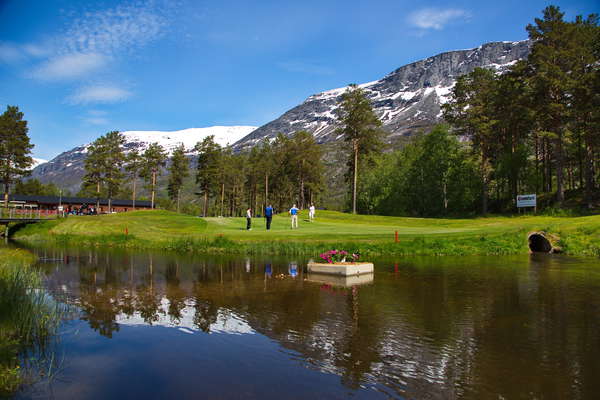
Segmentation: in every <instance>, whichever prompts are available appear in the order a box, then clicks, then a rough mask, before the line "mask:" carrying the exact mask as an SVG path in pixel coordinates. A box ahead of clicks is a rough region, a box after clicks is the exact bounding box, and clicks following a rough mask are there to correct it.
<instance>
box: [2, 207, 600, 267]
mask: <svg viewBox="0 0 600 400" xmlns="http://www.w3.org/2000/svg"><path fill="white" fill-rule="evenodd" d="M245 228H246V219H245V218H220V217H219V218H217V217H210V218H199V217H194V216H190V215H185V214H178V213H174V212H169V211H163V210H154V211H135V212H128V213H121V214H110V215H99V216H69V217H68V218H64V219H60V220H55V221H47V222H41V223H37V224H31V225H27V226H25V227H22V228H20V229H17V230H16V231H15V232H14V234H13V238H14V239H15V240H17V241H23V242H40V241H50V242H57V243H65V244H72V243H80V244H82V243H83V244H86V245H91V246H116V247H130V248H152V249H164V250H177V251H199V252H202V251H211V252H212V251H221V252H231V253H246V254H258V253H264V254H269V253H273V254H304V253H306V254H313V253H315V252H318V251H322V250H326V249H330V248H345V249H347V250H352V251H360V252H361V253H362V254H372V255H386V254H390V255H391V254H393V255H398V254H415V255H416V254H423V255H450V254H519V253H527V252H528V251H529V249H528V246H527V240H526V238H527V234H528V232H531V231H545V232H548V233H551V234H553V235H555V236H557V237H558V238H559V241H558V245H559V246H560V247H561V248H562V250H563V251H564V252H565V253H567V254H576V255H597V256H600V216H598V215H596V216H585V217H549V216H513V217H499V216H493V217H481V218H471V219H434V218H406V217H385V216H372V215H352V214H345V213H341V212H335V211H320V210H319V211H318V213H317V218H316V219H315V221H314V222H309V221H308V215H307V212H305V211H303V212H301V213H300V216H299V228H298V229H291V228H290V219H289V217H288V216H287V215H283V214H280V215H275V216H274V217H273V224H272V227H271V230H270V231H267V230H266V229H265V223H264V219H261V218H255V219H253V222H252V229H251V230H250V231H247V230H246V229H245ZM396 232H397V235H398V236H397V237H398V240H397V241H396Z"/></svg>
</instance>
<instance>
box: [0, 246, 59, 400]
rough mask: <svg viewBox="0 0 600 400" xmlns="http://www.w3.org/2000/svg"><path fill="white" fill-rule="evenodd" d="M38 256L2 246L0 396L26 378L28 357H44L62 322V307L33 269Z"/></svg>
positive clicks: (12, 391) (10, 390) (6, 393)
mask: <svg viewBox="0 0 600 400" xmlns="http://www.w3.org/2000/svg"><path fill="white" fill-rule="evenodd" d="M35 260H36V258H35V256H34V255H33V254H31V253H29V252H27V251H25V250H18V249H9V248H0V397H4V396H9V395H10V394H12V393H14V392H15V391H16V390H17V389H18V387H19V386H20V385H21V384H22V383H23V382H24V381H25V380H26V379H27V376H26V372H27V371H24V370H23V368H22V366H23V365H25V364H26V363H24V360H25V359H28V358H30V357H33V358H34V359H35V358H36V357H38V358H41V357H44V351H45V350H46V347H47V344H48V343H49V340H50V339H51V338H52V336H53V334H54V333H55V332H56V329H57V327H58V323H59V322H60V311H59V309H58V307H57V305H56V304H55V303H54V302H53V301H52V300H51V299H50V298H49V297H48V295H47V294H46V292H45V290H44V289H43V288H42V281H41V275H40V273H39V272H37V271H35V270H34V269H32V267H31V266H32V264H33V263H34V262H35Z"/></svg>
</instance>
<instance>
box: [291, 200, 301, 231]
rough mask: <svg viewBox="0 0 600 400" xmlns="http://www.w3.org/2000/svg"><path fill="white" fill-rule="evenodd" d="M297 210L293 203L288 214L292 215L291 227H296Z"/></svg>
mask: <svg viewBox="0 0 600 400" xmlns="http://www.w3.org/2000/svg"><path fill="white" fill-rule="evenodd" d="M298 211H300V210H298V209H297V208H296V205H295V204H294V205H293V206H292V208H290V215H291V216H292V229H294V228H298Z"/></svg>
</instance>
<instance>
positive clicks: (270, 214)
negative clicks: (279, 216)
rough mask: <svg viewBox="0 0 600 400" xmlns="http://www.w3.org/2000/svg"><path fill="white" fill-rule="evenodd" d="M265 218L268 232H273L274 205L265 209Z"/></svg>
mask: <svg viewBox="0 0 600 400" xmlns="http://www.w3.org/2000/svg"><path fill="white" fill-rule="evenodd" d="M265 218H266V219H267V230H268V231H269V230H271V221H272V220H273V206H272V205H270V204H269V205H268V206H267V208H265Z"/></svg>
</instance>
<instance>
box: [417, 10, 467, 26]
mask: <svg viewBox="0 0 600 400" xmlns="http://www.w3.org/2000/svg"><path fill="white" fill-rule="evenodd" d="M468 17H469V13H468V12H467V11H465V10H461V9H456V8H446V9H441V8H423V9H421V10H417V11H415V12H413V13H411V14H410V15H409V16H408V22H409V23H411V24H412V25H414V26H416V27H417V28H421V29H435V30H441V29H443V28H444V26H445V25H446V24H448V23H449V22H450V21H452V20H456V19H466V18H468Z"/></svg>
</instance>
